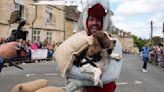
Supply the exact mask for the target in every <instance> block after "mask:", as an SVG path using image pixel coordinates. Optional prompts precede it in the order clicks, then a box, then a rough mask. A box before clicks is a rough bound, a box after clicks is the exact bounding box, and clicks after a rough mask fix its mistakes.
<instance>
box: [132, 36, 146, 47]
mask: <svg viewBox="0 0 164 92" xmlns="http://www.w3.org/2000/svg"><path fill="white" fill-rule="evenodd" d="M132 37H133V40H134V46H136V47H138V48H139V50H141V49H142V47H143V46H144V45H145V40H143V39H141V38H138V37H137V36H135V35H133V36H132Z"/></svg>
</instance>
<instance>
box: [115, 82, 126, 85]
mask: <svg viewBox="0 0 164 92" xmlns="http://www.w3.org/2000/svg"><path fill="white" fill-rule="evenodd" d="M127 84H128V83H127V82H121V83H116V85H127Z"/></svg>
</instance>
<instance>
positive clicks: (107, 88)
mask: <svg viewBox="0 0 164 92" xmlns="http://www.w3.org/2000/svg"><path fill="white" fill-rule="evenodd" d="M115 89H116V83H115V82H111V83H108V84H105V85H104V86H103V88H101V87H99V89H98V91H97V92H114V91H115Z"/></svg>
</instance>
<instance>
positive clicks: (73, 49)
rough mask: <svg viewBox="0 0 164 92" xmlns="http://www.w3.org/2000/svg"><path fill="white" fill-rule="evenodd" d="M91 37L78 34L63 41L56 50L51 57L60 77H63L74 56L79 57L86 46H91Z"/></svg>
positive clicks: (85, 34) (83, 33)
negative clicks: (55, 63)
mask: <svg viewBox="0 0 164 92" xmlns="http://www.w3.org/2000/svg"><path fill="white" fill-rule="evenodd" d="M92 42H93V36H87V33H86V32H85V31H81V32H78V33H76V34H74V35H73V36H71V37H69V38H68V39H67V40H65V41H64V42H63V43H62V44H61V45H59V47H58V48H57V49H56V51H55V54H54V55H53V58H54V60H55V61H56V62H57V64H58V67H59V71H60V73H61V76H63V77H64V76H65V73H66V71H67V70H68V69H69V68H70V66H71V65H72V63H73V60H74V58H75V56H74V54H76V55H79V54H80V52H81V51H83V50H84V49H85V48H86V47H88V45H90V44H92Z"/></svg>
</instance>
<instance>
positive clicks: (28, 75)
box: [26, 74, 36, 77]
mask: <svg viewBox="0 0 164 92" xmlns="http://www.w3.org/2000/svg"><path fill="white" fill-rule="evenodd" d="M32 75H36V74H26V77H30V76H32Z"/></svg>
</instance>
